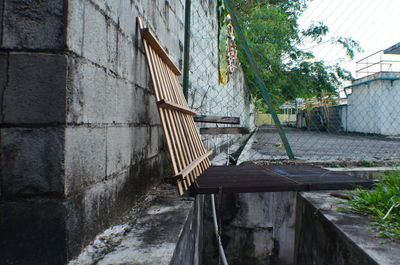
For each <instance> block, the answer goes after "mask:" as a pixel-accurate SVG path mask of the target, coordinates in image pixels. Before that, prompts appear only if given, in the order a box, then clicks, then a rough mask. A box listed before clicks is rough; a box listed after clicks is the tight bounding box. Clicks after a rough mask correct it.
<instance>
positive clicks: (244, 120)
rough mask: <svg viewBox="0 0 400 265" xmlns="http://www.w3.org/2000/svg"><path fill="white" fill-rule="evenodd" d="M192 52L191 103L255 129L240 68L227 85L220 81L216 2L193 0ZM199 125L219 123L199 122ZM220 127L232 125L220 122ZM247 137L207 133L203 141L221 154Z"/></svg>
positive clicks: (201, 112)
mask: <svg viewBox="0 0 400 265" xmlns="http://www.w3.org/2000/svg"><path fill="white" fill-rule="evenodd" d="M221 30H224V29H221ZM190 51H191V54H190V76H189V99H188V101H189V105H190V106H191V107H192V108H193V109H195V110H197V112H198V113H199V114H202V115H212V116H231V117H240V121H241V125H234V126H243V127H247V128H249V129H250V130H253V129H255V109H254V106H253V105H252V104H251V99H250V93H249V91H248V88H247V87H246V84H245V80H244V73H243V71H242V69H241V68H239V69H238V70H237V71H236V72H235V73H234V75H233V76H232V77H231V80H230V81H229V82H228V83H227V84H226V85H224V84H220V83H219V79H218V75H219V74H218V70H219V65H218V61H219V52H218V14H217V1H204V0H193V1H192V6H191V43H190ZM198 126H199V127H215V126H216V125H215V124H209V123H204V124H202V123H198ZM218 127H231V125H224V124H218ZM244 138H245V137H242V136H241V135H221V136H215V135H211V136H210V135H204V136H203V142H204V143H205V145H206V148H207V149H208V150H215V151H216V153H218V152H219V151H226V148H225V145H232V143H234V142H237V141H241V140H244ZM220 149H222V150H220ZM230 151H235V150H230Z"/></svg>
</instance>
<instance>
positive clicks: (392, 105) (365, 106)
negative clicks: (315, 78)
mask: <svg viewBox="0 0 400 265" xmlns="http://www.w3.org/2000/svg"><path fill="white" fill-rule="evenodd" d="M385 78H400V73H399V72H380V73H376V74H373V75H369V76H366V77H363V78H360V79H357V80H355V81H354V82H353V86H354V85H356V86H354V87H353V88H352V93H351V94H350V95H349V98H348V107H347V111H346V113H345V114H346V115H343V116H342V124H345V126H344V127H345V129H347V131H349V132H360V133H371V134H382V135H399V134H400V121H399V119H398V118H397V117H398V113H399V112H400V104H399V102H400V80H394V81H390V80H383V79H385ZM364 82H366V83H364ZM357 84H359V85H357Z"/></svg>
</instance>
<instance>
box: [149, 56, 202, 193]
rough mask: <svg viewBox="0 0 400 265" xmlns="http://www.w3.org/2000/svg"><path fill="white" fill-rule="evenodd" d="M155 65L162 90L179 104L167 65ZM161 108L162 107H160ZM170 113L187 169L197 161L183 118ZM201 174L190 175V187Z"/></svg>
mask: <svg viewBox="0 0 400 265" xmlns="http://www.w3.org/2000/svg"><path fill="white" fill-rule="evenodd" d="M155 65H156V68H157V70H158V74H159V78H160V80H161V83H162V86H161V89H162V90H163V91H164V92H165V93H166V95H168V98H169V99H170V100H175V101H176V102H178V99H177V97H176V95H175V93H174V89H173V87H172V84H171V83H170V81H169V78H168V75H167V72H166V71H165V68H166V66H165V64H163V63H162V61H161V59H160V58H156V60H155ZM171 103H172V102H171ZM176 105H177V104H176ZM178 106H179V105H178ZM159 107H160V105H159ZM181 107H182V106H180V108H181ZM183 108H184V107H183ZM179 111H181V110H179ZM168 112H169V115H170V118H171V125H172V127H173V130H174V135H175V136H176V138H177V140H178V149H179V152H180V153H181V158H182V164H184V165H185V167H186V166H187V165H189V163H190V162H191V161H193V160H194V159H195V157H194V154H193V153H192V152H191V150H190V149H189V146H190V142H189V141H188V139H187V136H186V135H184V134H185V128H183V127H182V122H181V117H180V116H179V113H176V112H175V111H172V110H170V111H168ZM200 173H201V172H199V171H198V170H195V171H194V172H193V173H192V174H190V175H189V176H188V177H189V178H190V181H189V182H188V185H189V186H190V185H191V183H192V182H194V181H195V179H196V177H197V176H198V175H199V174H200Z"/></svg>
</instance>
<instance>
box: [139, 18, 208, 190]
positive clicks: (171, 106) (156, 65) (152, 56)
mask: <svg viewBox="0 0 400 265" xmlns="http://www.w3.org/2000/svg"><path fill="white" fill-rule="evenodd" d="M138 23H139V28H140V31H141V34H142V37H143V44H144V49H145V51H146V58H147V62H148V66H149V69H150V74H151V78H152V81H153V85H154V89H155V95H156V100H157V106H158V111H159V114H160V119H161V124H162V127H163V130H164V135H165V140H166V143H167V146H168V151H169V154H170V156H171V160H172V165H173V169H174V173H175V175H176V181H177V186H178V192H179V194H181V195H182V194H183V193H184V192H185V191H186V190H187V189H189V187H190V186H192V185H193V184H194V185H196V179H197V177H198V176H199V175H201V174H202V173H203V172H204V171H205V170H206V169H207V168H209V167H210V165H211V163H210V160H209V158H208V157H209V155H210V154H211V153H212V152H211V151H208V152H206V150H205V148H204V145H203V143H202V142H201V139H200V135H199V133H198V131H197V128H196V126H195V123H194V120H193V116H194V115H195V114H196V112H195V111H194V110H192V109H190V108H189V107H188V105H187V101H186V99H185V97H184V95H183V91H182V88H181V85H180V83H179V80H178V76H179V75H181V72H180V71H179V69H178V67H177V66H176V65H175V64H174V63H173V61H172V60H171V58H170V57H169V55H168V53H167V52H166V51H165V49H164V48H163V47H162V46H161V44H160V42H159V41H158V40H157V38H156V37H155V35H154V33H153V32H152V31H151V30H150V29H149V28H145V27H143V24H142V22H141V20H140V18H138Z"/></svg>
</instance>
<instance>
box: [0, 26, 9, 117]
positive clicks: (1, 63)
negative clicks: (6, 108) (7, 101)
mask: <svg viewBox="0 0 400 265" xmlns="http://www.w3.org/2000/svg"><path fill="white" fill-rule="evenodd" d="M0 28H1V27H0ZM7 57H8V54H7V53H4V52H1V53H0V107H1V108H0V123H2V122H3V108H2V105H3V95H4V89H5V88H6V85H7V72H8V69H7V68H8V58H7Z"/></svg>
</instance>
